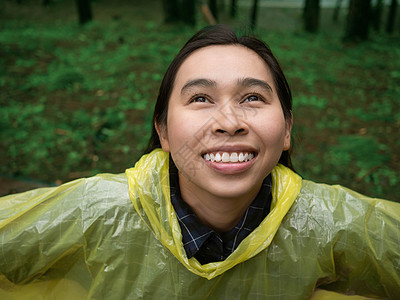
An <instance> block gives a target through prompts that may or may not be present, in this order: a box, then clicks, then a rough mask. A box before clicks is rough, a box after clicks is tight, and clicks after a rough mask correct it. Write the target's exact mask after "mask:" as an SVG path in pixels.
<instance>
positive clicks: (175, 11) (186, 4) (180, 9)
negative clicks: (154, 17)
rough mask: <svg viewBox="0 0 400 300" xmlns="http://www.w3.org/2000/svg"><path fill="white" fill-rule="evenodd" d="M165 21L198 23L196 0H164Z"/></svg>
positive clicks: (188, 23)
mask: <svg viewBox="0 0 400 300" xmlns="http://www.w3.org/2000/svg"><path fill="white" fill-rule="evenodd" d="M162 3H163V10H164V21H165V23H175V24H179V23H181V22H183V23H185V24H187V25H191V26H193V25H195V24H196V0H163V2H162Z"/></svg>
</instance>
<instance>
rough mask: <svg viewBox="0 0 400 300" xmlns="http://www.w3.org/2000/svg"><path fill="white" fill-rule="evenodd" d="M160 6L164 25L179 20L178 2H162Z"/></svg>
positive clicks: (172, 0)
mask: <svg viewBox="0 0 400 300" xmlns="http://www.w3.org/2000/svg"><path fill="white" fill-rule="evenodd" d="M162 4H163V9H164V21H165V23H174V22H176V21H177V20H180V13H179V3H178V0H163V2H162Z"/></svg>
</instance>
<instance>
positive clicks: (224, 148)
mask: <svg viewBox="0 0 400 300" xmlns="http://www.w3.org/2000/svg"><path fill="white" fill-rule="evenodd" d="M213 152H237V153H240V152H252V153H257V152H258V151H257V150H256V149H255V148H254V147H252V146H249V145H221V146H214V147H211V148H208V149H207V150H205V151H203V152H202V155H203V154H206V153H213Z"/></svg>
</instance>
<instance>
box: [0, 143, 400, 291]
mask: <svg viewBox="0 0 400 300" xmlns="http://www.w3.org/2000/svg"><path fill="white" fill-rule="evenodd" d="M272 178H273V188H272V193H273V203H272V207H271V212H270V213H269V215H268V216H267V217H266V218H265V220H264V221H263V222H262V223H261V224H260V226H259V227H258V228H257V229H256V230H254V231H253V232H252V233H251V234H250V235H249V236H248V237H247V238H246V239H245V240H243V241H242V243H241V244H240V245H239V247H238V248H237V249H236V250H235V252H234V253H233V254H232V255H231V256H229V257H228V258H227V259H226V260H225V261H222V262H215V263H209V264H206V265H200V264H199V263H198V262H197V260H196V259H195V258H191V259H187V257H186V255H185V251H184V249H183V245H182V241H181V233H180V228H179V224H178V221H177V219H176V217H175V213H174V210H173V207H172V205H171V202H170V196H169V174H168V154H166V153H165V152H163V151H162V150H155V151H153V152H152V153H151V154H149V155H146V156H144V157H142V159H141V160H140V161H139V162H138V163H137V164H136V165H135V167H134V168H132V169H129V170H127V171H126V175H125V174H120V175H111V174H103V175H98V176H95V177H92V178H88V179H80V180H76V181H73V182H70V183H66V184H64V185H62V186H60V187H56V188H42V189H37V190H33V191H29V192H25V193H21V194H16V195H10V196H6V197H3V198H0V243H1V244H0V299H189V298H190V299H309V298H310V297H312V296H313V295H314V297H319V298H320V299H340V298H337V294H333V295H334V296H333V298H332V297H331V298H329V297H330V296H332V293H331V292H325V294H324V292H322V291H321V290H318V292H317V293H314V291H315V290H316V288H318V289H324V290H329V291H335V292H338V293H347V294H358V295H364V296H367V297H374V296H377V297H380V298H389V299H399V297H400V205H399V204H397V203H394V202H388V201H383V200H377V199H371V198H367V197H364V196H362V195H360V194H357V193H355V192H353V191H350V190H348V189H345V188H343V187H340V186H328V185H322V184H316V183H313V182H310V181H306V180H302V179H301V178H300V177H299V176H298V175H296V174H295V173H293V172H292V171H290V170H289V169H287V168H285V167H283V166H281V165H278V166H277V167H276V168H275V169H274V170H273V172H272ZM132 204H133V205H132ZM313 293H314V294H313ZM321 293H322V294H321ZM335 295H336V296H335ZM350 299H353V297H350ZM354 299H360V298H359V297H357V298H354Z"/></svg>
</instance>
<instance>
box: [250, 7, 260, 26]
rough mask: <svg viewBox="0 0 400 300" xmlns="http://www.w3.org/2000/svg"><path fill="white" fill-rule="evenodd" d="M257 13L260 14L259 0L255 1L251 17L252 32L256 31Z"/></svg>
mask: <svg viewBox="0 0 400 300" xmlns="http://www.w3.org/2000/svg"><path fill="white" fill-rule="evenodd" d="M257 12H258V0H253V8H252V10H251V16H250V27H251V29H252V30H254V29H255V28H256V25H257Z"/></svg>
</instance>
